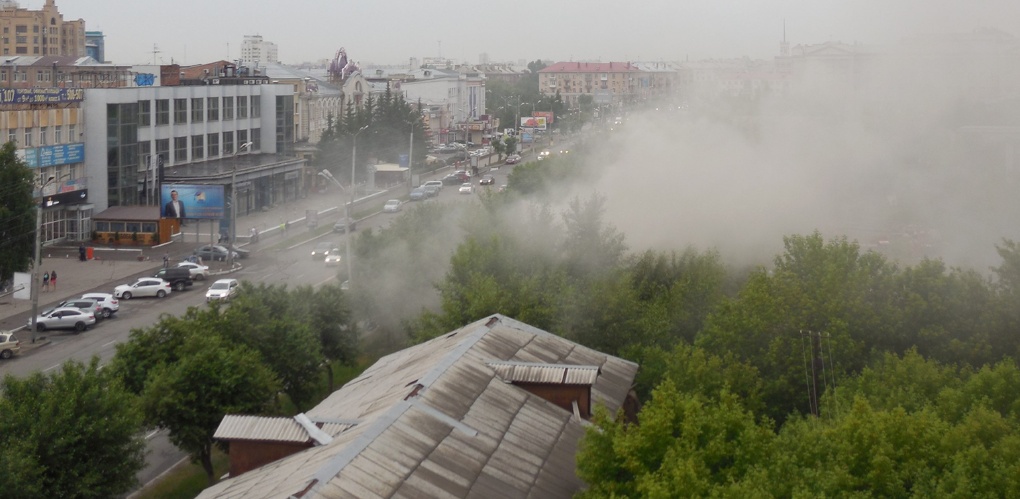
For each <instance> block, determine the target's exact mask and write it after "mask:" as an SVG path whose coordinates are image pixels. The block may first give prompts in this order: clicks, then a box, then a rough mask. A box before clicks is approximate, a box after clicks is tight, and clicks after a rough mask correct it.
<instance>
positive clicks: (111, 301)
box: [81, 293, 120, 319]
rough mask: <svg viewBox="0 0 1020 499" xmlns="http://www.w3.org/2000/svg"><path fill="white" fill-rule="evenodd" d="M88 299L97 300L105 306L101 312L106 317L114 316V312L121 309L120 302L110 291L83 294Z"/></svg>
mask: <svg viewBox="0 0 1020 499" xmlns="http://www.w3.org/2000/svg"><path fill="white" fill-rule="evenodd" d="M81 297H82V298H83V299H86V300H96V301H97V302H99V305H100V306H102V307H103V309H102V311H101V312H100V314H101V315H102V316H103V318H104V319H109V318H110V317H113V314H115V313H117V311H118V310H120V302H119V301H117V299H116V298H114V297H113V295H112V294H110V293H85V294H83V295H81Z"/></svg>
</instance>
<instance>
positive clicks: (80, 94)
mask: <svg viewBox="0 0 1020 499" xmlns="http://www.w3.org/2000/svg"><path fill="white" fill-rule="evenodd" d="M83 100H85V89H83V88H0V105H2V104H63V103H66V102H81V101H83Z"/></svg>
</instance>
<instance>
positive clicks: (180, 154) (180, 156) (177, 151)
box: [157, 137, 188, 163]
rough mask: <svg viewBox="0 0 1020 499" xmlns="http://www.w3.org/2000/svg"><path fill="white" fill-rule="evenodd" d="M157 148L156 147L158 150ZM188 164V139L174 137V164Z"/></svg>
mask: <svg viewBox="0 0 1020 499" xmlns="http://www.w3.org/2000/svg"><path fill="white" fill-rule="evenodd" d="M158 147H159V146H157V148H158ZM187 162H188V138H187V137H174V163H187Z"/></svg>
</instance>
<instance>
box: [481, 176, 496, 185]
mask: <svg viewBox="0 0 1020 499" xmlns="http://www.w3.org/2000/svg"><path fill="white" fill-rule="evenodd" d="M495 183H496V179H494V178H492V175H485V176H484V177H482V179H481V180H479V181H478V185H492V184H495Z"/></svg>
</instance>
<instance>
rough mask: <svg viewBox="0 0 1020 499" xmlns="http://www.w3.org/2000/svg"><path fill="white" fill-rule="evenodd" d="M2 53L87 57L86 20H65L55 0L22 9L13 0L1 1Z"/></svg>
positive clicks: (0, 37)
mask: <svg viewBox="0 0 1020 499" xmlns="http://www.w3.org/2000/svg"><path fill="white" fill-rule="evenodd" d="M0 52H2V55H5V56H11V55H32V56H45V55H66V56H73V57H82V56H85V55H86V53H85V21H84V20H82V19H78V20H76V21H65V20H64V16H62V15H61V14H60V11H58V10H57V6H56V4H55V3H54V0H46V3H45V4H44V5H43V8H42V9H41V10H28V9H22V8H21V7H19V6H18V3H17V2H15V1H13V0H4V1H0Z"/></svg>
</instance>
